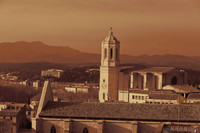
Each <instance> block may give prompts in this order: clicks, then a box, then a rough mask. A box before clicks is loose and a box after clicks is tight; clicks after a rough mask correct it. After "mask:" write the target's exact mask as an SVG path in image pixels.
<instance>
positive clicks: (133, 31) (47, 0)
mask: <svg viewBox="0 0 200 133" xmlns="http://www.w3.org/2000/svg"><path fill="white" fill-rule="evenodd" d="M111 26H112V27H113V32H114V35H115V36H116V37H117V38H118V39H119V40H120V42H121V53H124V54H130V55H142V54H148V55H154V54H161V55H162V54H180V55H187V56H200V0H0V42H14V41H22V40H23V41H42V42H44V43H47V44H49V45H62V46H70V47H72V48H76V49H79V50H81V51H84V52H92V53H100V44H101V42H102V40H103V39H104V38H105V37H106V36H107V35H108V30H109V28H110V27H111Z"/></svg>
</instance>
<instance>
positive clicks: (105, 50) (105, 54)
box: [104, 48, 107, 59]
mask: <svg viewBox="0 0 200 133" xmlns="http://www.w3.org/2000/svg"><path fill="white" fill-rule="evenodd" d="M106 58H107V49H106V48H105V49H104V59H106Z"/></svg>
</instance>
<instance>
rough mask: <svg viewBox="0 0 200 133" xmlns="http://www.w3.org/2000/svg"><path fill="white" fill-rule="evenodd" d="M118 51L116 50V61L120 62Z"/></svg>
mask: <svg viewBox="0 0 200 133" xmlns="http://www.w3.org/2000/svg"><path fill="white" fill-rule="evenodd" d="M118 52H119V51H118V49H116V59H117V60H118V59H119V53H118Z"/></svg>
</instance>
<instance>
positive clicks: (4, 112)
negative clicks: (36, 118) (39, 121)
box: [0, 110, 19, 116]
mask: <svg viewBox="0 0 200 133" xmlns="http://www.w3.org/2000/svg"><path fill="white" fill-rule="evenodd" d="M18 113H19V110H18V111H10V110H2V111H0V116H17V114H18Z"/></svg>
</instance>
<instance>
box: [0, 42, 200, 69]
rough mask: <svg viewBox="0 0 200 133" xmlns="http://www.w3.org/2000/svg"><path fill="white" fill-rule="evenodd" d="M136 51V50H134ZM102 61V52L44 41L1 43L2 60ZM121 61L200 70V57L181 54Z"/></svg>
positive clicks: (144, 56) (125, 56)
mask: <svg viewBox="0 0 200 133" xmlns="http://www.w3.org/2000/svg"><path fill="white" fill-rule="evenodd" d="M133 52H134V51H133ZM41 61H45V62H52V63H70V64H82V63H85V64H86V63H100V54H92V53H84V52H81V51H79V50H75V49H72V48H70V47H64V46H49V45H46V44H44V43H42V42H39V41H35V42H24V41H21V42H12V43H11V42H6V43H0V62H16V63H20V62H41ZM121 63H141V64H147V65H154V66H176V67H182V68H189V69H196V70H200V57H187V56H181V55H170V54H167V55H153V56H148V55H142V56H129V55H121Z"/></svg>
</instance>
